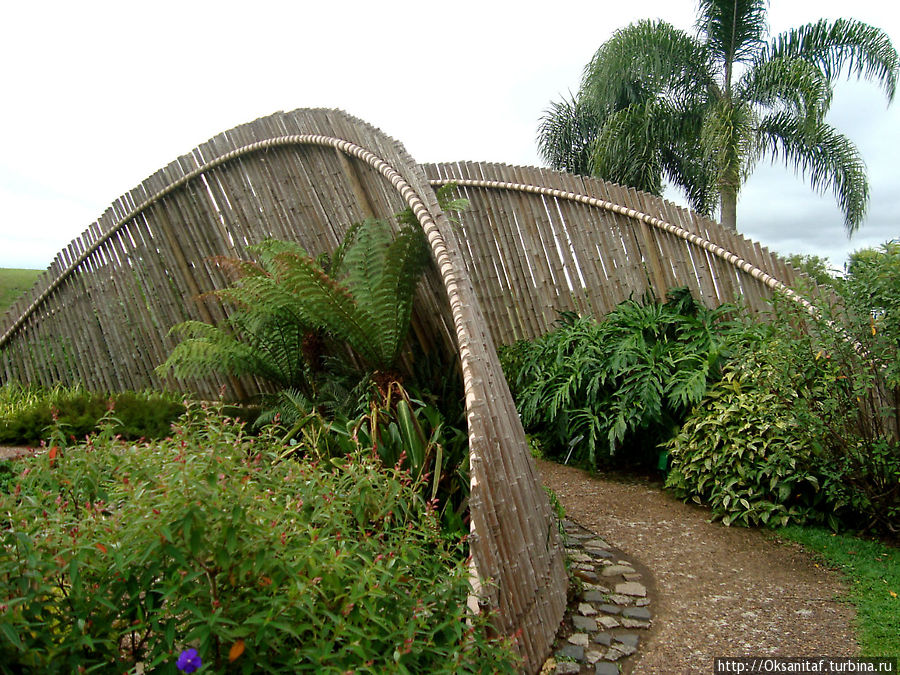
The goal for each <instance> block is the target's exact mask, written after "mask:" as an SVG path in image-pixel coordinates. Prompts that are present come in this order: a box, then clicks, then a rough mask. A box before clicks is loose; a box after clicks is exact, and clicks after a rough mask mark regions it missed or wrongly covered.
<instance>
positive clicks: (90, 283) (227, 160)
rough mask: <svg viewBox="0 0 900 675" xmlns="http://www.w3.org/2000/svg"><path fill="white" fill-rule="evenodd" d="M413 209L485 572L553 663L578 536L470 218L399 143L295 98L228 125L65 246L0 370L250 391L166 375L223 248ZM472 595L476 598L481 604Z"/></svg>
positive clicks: (317, 245) (335, 238) (11, 317)
mask: <svg viewBox="0 0 900 675" xmlns="http://www.w3.org/2000/svg"><path fill="white" fill-rule="evenodd" d="M405 207H411V208H412V209H413V212H414V213H415V215H416V217H417V218H418V221H419V223H420V224H421V226H422V228H423V230H424V231H425V234H426V236H427V239H428V242H429V244H430V246H431V250H432V254H433V258H434V262H435V265H434V266H433V268H432V269H431V271H430V272H428V273H427V274H426V278H425V280H424V282H423V283H422V284H421V285H420V288H419V291H418V292H417V296H416V301H415V309H414V315H413V324H414V326H413V334H414V339H415V340H416V341H418V343H419V345H420V347H421V349H422V351H423V352H424V353H425V355H426V358H427V355H428V354H430V353H433V351H434V350H438V349H441V350H450V351H449V352H448V353H453V354H456V355H457V361H458V367H459V372H460V374H461V377H462V380H463V384H464V391H465V403H466V411H467V424H468V433H469V452H470V480H471V495H470V522H471V540H470V541H471V551H472V558H473V572H474V574H473V586H474V587H475V590H476V592H477V596H478V597H477V599H478V605H479V606H483V607H487V608H489V609H491V610H493V611H494V612H495V614H494V617H495V618H494V623H495V626H496V628H497V630H498V631H499V632H500V633H501V634H505V635H508V636H511V637H514V638H515V644H516V646H517V649H518V650H519V652H520V654H521V656H522V657H523V659H524V664H525V670H526V671H529V672H533V671H536V670H537V669H538V668H539V667H540V665H541V664H542V663H543V660H544V658H545V657H546V655H547V653H548V651H549V649H550V646H551V644H552V641H553V639H554V636H555V633H556V630H557V627H558V625H559V623H560V621H561V619H562V615H563V612H564V610H565V602H566V586H567V577H566V572H565V568H564V552H563V548H562V544H561V541H560V538H559V534H558V531H557V530H556V526H555V524H554V523H553V519H552V516H551V510H550V506H549V502H548V500H547V497H546V494H545V493H544V491H543V489H542V488H541V485H540V481H539V479H538V476H537V473H536V470H535V467H534V464H533V461H532V460H531V457H530V455H529V453H528V449H527V444H526V441H525V436H524V432H523V431H522V427H521V424H520V423H519V419H518V416H517V414H516V410H515V406H514V403H513V401H512V397H511V396H510V394H509V390H508V388H507V387H506V382H505V380H504V378H503V373H502V371H501V369H500V366H499V363H498V360H497V356H496V351H495V349H494V345H493V341H492V338H491V335H490V332H489V329H488V326H487V323H486V321H485V320H484V318H483V316H482V314H481V310H480V308H479V304H478V300H477V299H476V296H475V292H474V289H473V287H472V284H471V281H470V279H469V277H468V276H467V274H466V271H465V267H464V265H463V264H462V254H461V250H460V249H461V245H460V242H459V241H458V239H457V236H456V232H455V230H454V229H453V227H452V226H451V224H450V222H449V221H448V220H447V217H446V215H445V214H444V213H442V212H441V210H440V208H439V207H438V204H437V199H436V196H435V193H434V191H433V190H432V189H431V187H430V186H429V185H428V182H427V180H426V179H425V175H424V173H423V171H422V169H421V167H420V166H418V165H417V164H416V163H415V162H413V161H412V159H411V158H410V157H409V155H408V154H407V153H406V151H405V150H404V149H403V148H402V146H401V145H400V144H399V143H397V142H396V141H394V140H392V139H390V138H388V137H387V136H385V135H384V134H382V133H381V132H379V131H378V130H376V129H374V128H372V127H370V126H369V125H367V124H365V123H363V122H362V121H360V120H358V119H355V118H353V117H350V116H349V115H347V114H345V113H343V112H340V111H333V110H296V111H293V112H290V113H277V114H275V115H272V116H269V117H266V118H263V119H260V120H256V121H255V122H252V123H250V124H246V125H243V126H240V127H237V128H235V129H232V130H230V131H227V132H224V133H222V134H220V135H218V136H216V137H215V138H213V139H211V140H210V141H208V142H206V143H204V144H203V145H201V146H199V147H198V148H196V149H195V150H194V151H193V152H191V153H190V154H187V155H184V156H182V157H180V158H178V159H177V160H176V161H174V162H172V163H171V164H169V165H168V166H167V167H165V168H163V169H161V170H160V171H158V172H157V173H155V174H154V175H152V176H151V177H149V178H148V179H146V180H145V181H144V182H142V183H141V184H140V185H139V186H138V187H136V188H135V189H134V190H132V191H131V192H129V193H128V194H126V195H123V196H122V197H120V198H119V199H118V200H116V202H114V203H113V204H112V206H111V207H110V208H109V209H108V210H107V211H106V212H105V213H104V214H103V215H102V216H101V218H100V219H99V220H98V221H97V222H95V223H93V224H92V225H91V226H90V227H89V228H88V229H87V230H86V231H85V232H84V233H83V234H82V235H81V236H80V237H78V238H77V239H76V240H74V241H73V242H72V243H71V244H70V245H69V246H68V247H66V248H65V249H64V250H63V251H61V252H60V253H59V254H58V255H57V256H56V258H55V259H54V261H53V263H52V265H51V266H50V268H49V269H48V270H47V272H46V273H45V274H44V275H43V276H42V277H41V279H40V280H39V281H38V283H37V284H36V285H35V287H34V289H32V291H31V292H30V293H29V294H28V295H27V296H26V297H24V298H23V299H21V300H20V301H19V302H17V303H16V304H15V305H14V306H13V307H12V308H11V309H10V311H9V312H8V313H7V315H6V318H5V321H4V326H5V329H4V331H3V334H2V336H0V349H2V362H0V380H2V381H3V382H8V381H12V380H19V381H24V382H31V383H41V384H45V385H51V384H56V383H64V384H75V383H78V382H81V383H84V384H86V385H88V386H90V387H92V388H99V389H106V390H110V391H118V390H125V389H143V388H146V387H169V388H171V387H177V388H180V389H182V390H186V391H193V392H194V393H196V394H198V395H200V396H205V397H214V396H217V395H219V393H220V390H222V389H224V390H225V391H226V392H227V394H226V395H227V396H229V397H232V398H240V397H244V396H248V395H252V394H254V393H258V392H259V391H261V390H262V388H263V386H264V385H263V384H262V383H260V382H257V381H254V380H252V379H246V378H245V379H242V380H241V381H232V380H227V379H223V378H217V377H209V378H207V379H205V380H203V381H192V382H181V381H177V380H173V379H168V380H162V379H160V377H159V376H158V375H157V374H156V373H155V372H154V368H155V367H156V366H157V365H159V364H160V363H162V362H163V361H164V360H165V358H166V356H167V355H168V353H169V352H170V351H171V349H172V348H173V347H174V341H173V338H172V337H170V336H169V329H170V328H171V326H173V325H174V324H176V323H179V322H181V321H184V320H187V319H197V320H202V321H216V320H219V319H221V318H223V317H224V309H223V308H222V307H220V306H216V305H214V304H213V305H211V304H208V303H200V302H198V301H197V300H196V298H197V296H198V294H200V293H201V292H204V291H208V290H211V289H214V288H221V287H223V286H224V285H226V283H227V281H226V279H225V277H224V275H223V274H222V272H221V271H220V270H219V269H218V268H217V267H216V265H215V264H214V263H213V262H211V258H212V257H213V256H219V255H226V256H244V254H245V251H246V249H247V247H248V246H249V245H252V244H255V243H257V242H260V241H262V240H263V239H265V238H268V237H276V238H281V239H290V240H293V241H296V242H298V243H299V244H301V245H302V246H303V247H304V248H306V249H307V250H308V251H309V252H310V253H311V254H313V255H316V254H318V253H320V252H323V251H331V250H333V249H334V248H335V246H336V245H337V243H338V242H339V241H340V239H341V237H342V235H343V233H344V232H345V230H346V228H347V227H348V226H349V225H350V224H352V223H353V222H356V221H359V220H361V219H363V218H365V217H368V216H378V217H383V218H389V217H390V216H391V215H392V214H394V213H396V212H398V211H400V210H401V209H403V208H405ZM473 604H474V603H473Z"/></svg>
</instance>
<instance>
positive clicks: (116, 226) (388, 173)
mask: <svg viewBox="0 0 900 675" xmlns="http://www.w3.org/2000/svg"><path fill="white" fill-rule="evenodd" d="M290 145H318V146H322V147H332V148H335V149H338V150H340V151H342V152H344V153H346V154H348V155H352V156H354V157H356V158H357V159H360V160H362V161H364V162H366V163H367V164H368V165H369V166H371V167H372V168H373V169H375V170H376V171H378V172H379V173H381V175H382V176H384V177H385V178H386V179H387V180H388V181H389V182H390V183H391V185H393V186H394V188H395V189H396V190H397V192H399V193H400V195H401V196H402V197H403V199H404V200H405V201H406V203H407V205H408V206H409V207H410V208H411V209H412V210H413V213H414V214H415V215H416V218H417V219H418V220H419V224H420V225H421V226H422V229H423V230H424V231H425V233H426V235H427V236H428V237H429V241H431V240H433V241H434V242H435V243H436V244H439V246H440V248H441V249H442V250H443V254H439V253H438V252H437V249H435V257H436V258H438V261H437V262H438V266H439V267H441V269H442V275H443V273H444V272H443V265H447V266H448V268H447V271H448V272H450V271H451V267H452V266H450V260H449V257H448V256H447V253H446V250H447V249H446V245H445V243H444V241H443V237H442V236H441V234H440V233H439V232H438V231H437V225H436V224H435V223H434V221H433V219H432V218H431V215H430V214H429V213H428V210H427V209H426V207H425V204H424V202H422V200H421V198H420V197H419V196H418V194H417V193H416V192H415V190H413V188H412V187H411V186H410V185H409V183H407V182H406V181H405V180H404V179H403V177H402V176H401V175H400V174H399V173H398V172H397V171H396V170H395V169H394V168H393V167H391V166H390V165H389V164H388V163H387V162H385V161H384V160H382V159H381V158H379V157H378V156H377V155H375V154H374V153H372V152H370V151H369V150H366V149H365V148H363V147H361V146H359V145H356V144H355V143H351V142H350V141H346V140H343V139H340V138H335V137H332V136H323V135H319V134H296V135H290V136H279V137H276V138H270V139H266V140H264V141H257V142H256V143H250V144H248V145H244V146H241V147H239V148H235V149H234V150H232V151H230V152H227V153H225V154H224V155H222V156H220V157H217V158H216V159H214V160H210V161H209V162H206V163H204V164H202V165H201V166H198V167H197V168H196V169H193V170H191V171H190V172H188V173H186V174H185V175H184V176H182V177H181V178H179V179H178V180H176V181H173V182H172V183H170V184H169V185H167V186H166V187H164V188H163V189H161V190H159V191H158V192H156V193H155V194H153V195H151V196H150V197H148V198H147V199H145V200H144V201H143V202H141V203H140V204H138V205H137V206H135V207H134V208H133V209H131V210H130V211H128V213H126V214H125V215H124V216H122V217H121V218H119V219H118V220H117V221H116V222H115V223H113V225H112V226H111V227H110V228H109V230H108V231H107V232H105V233H104V234H103V235H102V236H101V237H99V238H98V239H97V241H95V242H94V243H93V244H92V245H91V246H90V247H88V248H87V249H86V250H85V251H84V252H83V253H82V254H81V255H79V256H78V257H77V258H75V260H73V261H72V262H71V263H70V264H69V265H68V266H67V267H66V268H65V269H64V270H63V271H62V272H60V273H59V275H58V276H57V277H56V278H55V279H54V280H53V282H52V283H51V284H50V285H49V286H48V287H47V288H46V289H45V290H44V291H43V292H42V293H41V294H40V295H39V296H38V297H37V298H35V299H34V301H33V302H32V303H31V304H30V305H29V306H28V307H27V308H26V309H25V311H24V312H22V314H21V316H20V317H19V318H18V319H16V320H15V321H14V322H13V324H12V325H11V326H10V327H9V329H7V331H6V332H5V333H4V334H3V335H2V336H0V348H2V347H3V346H4V345H6V343H7V342H9V340H10V339H11V338H12V336H13V335H15V333H16V332H17V331H18V330H19V328H21V327H22V325H23V324H24V323H25V322H26V321H27V320H28V317H30V316H31V315H32V314H34V312H35V311H36V310H37V309H38V308H39V307H40V306H41V305H42V304H43V303H44V302H45V301H46V300H47V298H49V297H50V295H52V294H53V292H54V291H55V290H56V289H57V288H59V286H60V285H61V284H62V283H63V282H64V281H65V280H66V279H67V278H68V277H69V276H71V275H72V274H73V273H74V272H75V270H77V269H78V267H79V266H80V265H81V264H82V263H83V262H84V261H85V260H87V259H88V258H89V257H90V256H91V255H92V254H93V253H94V252H95V251H97V249H99V248H100V247H101V246H103V244H105V243H106V242H107V241H109V239H110V238H111V237H113V236H114V235H115V234H116V233H117V232H118V231H119V230H121V229H122V227H124V226H125V225H126V224H127V223H128V222H130V221H131V220H133V219H134V218H135V217H136V216H137V215H139V214H140V213H141V212H142V211H144V210H146V209H147V208H149V207H150V206H152V205H153V204H155V203H156V202H158V201H159V200H161V199H163V198H164V197H166V196H167V195H169V194H171V193H172V192H174V191H175V190H178V189H179V188H181V187H184V186H185V185H186V184H188V183H189V182H191V181H192V180H194V179H195V178H197V177H199V176H201V175H202V174H204V173H207V172H208V171H211V170H212V169H215V168H216V167H218V166H221V165H222V164H225V163H227V162H230V161H232V160H234V159H237V158H238V157H242V156H244V155H248V154H251V153H254V152H259V151H261V150H268V149H269V148H277V147H285V146H290ZM429 231H430V232H431V234H429ZM442 256H443V263H442V260H441V257H442ZM446 281H447V279H445V282H446ZM453 287H454V288H455V287H456V282H455V280H454V281H453ZM447 290H448V295H449V294H450V288H449V287H447ZM455 319H456V317H455V316H454V320H455Z"/></svg>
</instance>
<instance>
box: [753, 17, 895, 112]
mask: <svg viewBox="0 0 900 675" xmlns="http://www.w3.org/2000/svg"><path fill="white" fill-rule="evenodd" d="M780 58H800V59H804V60H806V61H809V62H810V63H813V64H815V65H816V66H817V67H819V68H821V70H822V72H823V73H824V74H825V76H826V77H827V78H828V79H829V80H830V81H832V82H833V81H834V80H836V79H837V78H838V77H839V76H840V74H841V72H843V71H844V69H845V68H846V70H847V73H848V74H849V75H850V76H853V77H857V78H865V79H868V80H874V81H875V82H876V83H877V84H879V85H880V86H881V88H882V89H884V92H885V94H887V97H888V99H889V100H893V98H894V92H895V91H896V88H897V73H898V68H900V58H898V55H897V50H896V49H895V48H894V46H893V44H892V43H891V39H890V37H888V35H887V33H885V32H884V31H883V30H881V29H880V28H876V27H874V26H870V25H868V24H866V23H863V22H861V21H856V20H855V19H837V20H836V21H833V22H832V21H828V20H826V19H821V20H819V21H817V22H815V23H809V24H806V25H805V26H800V27H799V28H794V29H791V30H788V31H785V32H784V33H781V34H780V35H778V36H776V37H775V38H774V39H773V40H772V41H771V43H770V44H769V45H768V46H767V48H766V50H765V51H764V53H763V54H762V56H761V60H764V61H770V60H774V59H780Z"/></svg>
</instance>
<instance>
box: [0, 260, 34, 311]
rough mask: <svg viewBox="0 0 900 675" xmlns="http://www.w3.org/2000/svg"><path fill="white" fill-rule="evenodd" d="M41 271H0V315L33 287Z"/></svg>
mask: <svg viewBox="0 0 900 675" xmlns="http://www.w3.org/2000/svg"><path fill="white" fill-rule="evenodd" d="M41 272H43V270H12V269H0V314H2V313H3V312H5V311H6V310H7V309H9V306H10V305H12V304H13V303H14V302H15V301H16V300H17V299H18V297H19V296H20V295H22V293H24V292H25V291H27V290H28V289H29V288H31V287H32V285H34V282H35V281H37V278H38V277H39V276H40V275H41Z"/></svg>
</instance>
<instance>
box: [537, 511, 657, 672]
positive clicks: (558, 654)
mask: <svg viewBox="0 0 900 675" xmlns="http://www.w3.org/2000/svg"><path fill="white" fill-rule="evenodd" d="M563 524H564V526H565V528H566V533H567V535H568V541H567V544H566V554H567V556H568V559H569V564H570V569H571V570H572V572H573V574H574V575H575V576H577V577H578V578H579V579H581V588H582V590H581V593H580V595H579V596H578V598H577V600H576V608H577V609H576V613H574V614H571V615H570V618H571V625H572V626H573V627H574V628H575V631H576V632H575V633H574V634H572V635H570V636H568V637H567V638H566V639H565V640H561V639H559V638H557V642H556V647H555V650H554V654H553V657H552V658H551V659H548V660H547V663H545V664H544V668H543V669H542V670H541V672H542V673H553V674H555V675H564V674H571V675H575V674H576V673H577V674H579V675H590V674H591V673H593V674H594V675H619V673H620V672H622V668H623V665H624V664H627V663H629V662H630V661H631V660H632V657H634V655H635V654H637V653H638V651H639V649H640V644H641V632H642V631H646V630H647V629H648V628H650V625H651V622H652V617H653V613H652V610H651V609H650V607H649V605H650V598H648V597H647V587H646V585H645V584H644V583H643V581H644V580H642V579H641V574H640V573H639V572H638V571H637V570H636V568H635V567H634V566H633V564H632V562H631V561H630V560H626V559H623V558H622V557H621V553H618V552H616V553H614V552H613V551H611V550H609V549H610V548H611V547H610V546H609V545H608V544H607V543H606V542H604V541H603V540H602V539H600V538H599V537H597V536H596V535H593V534H592V533H590V532H587V531H586V530H584V529H583V528H582V527H580V526H579V525H578V524H577V523H574V522H571V521H564V523H563ZM611 588H612V589H614V592H613V591H611V590H610V589H611Z"/></svg>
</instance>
